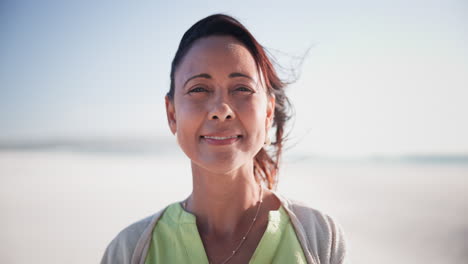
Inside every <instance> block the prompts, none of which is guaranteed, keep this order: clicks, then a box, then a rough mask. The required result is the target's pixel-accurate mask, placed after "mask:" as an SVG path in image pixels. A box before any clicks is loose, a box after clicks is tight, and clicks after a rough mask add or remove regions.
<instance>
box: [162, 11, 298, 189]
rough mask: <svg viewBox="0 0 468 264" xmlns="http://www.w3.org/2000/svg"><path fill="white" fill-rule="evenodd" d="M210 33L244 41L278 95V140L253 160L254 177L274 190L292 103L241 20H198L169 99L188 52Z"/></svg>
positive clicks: (181, 51)
mask: <svg viewBox="0 0 468 264" xmlns="http://www.w3.org/2000/svg"><path fill="white" fill-rule="evenodd" d="M208 36H232V37H234V38H235V39H237V40H238V41H239V42H241V43H242V44H244V45H245V47H246V48H247V49H248V50H249V51H250V53H251V54H252V56H253V58H254V60H255V62H256V64H257V69H258V70H259V71H260V72H261V73H262V75H263V76H264V79H265V85H266V88H267V93H268V94H270V95H271V94H273V95H274V96H275V99H276V105H275V112H274V120H273V124H272V127H273V128H276V137H275V141H274V142H272V144H271V146H272V149H271V150H270V151H269V152H270V154H269V153H268V152H267V150H266V149H265V148H262V149H261V150H260V151H259V152H258V153H257V155H256V156H255V159H254V174H255V176H256V177H258V178H259V179H260V180H264V181H266V182H267V186H268V188H269V189H273V188H274V187H275V186H276V184H277V181H278V178H277V177H278V176H277V175H278V171H279V162H280V158H281V154H282V150H283V141H284V140H285V135H284V127H285V123H286V121H287V120H289V119H290V115H289V114H288V113H289V108H290V103H289V100H288V97H287V96H286V94H285V87H286V83H285V82H283V81H282V80H281V79H280V78H279V77H278V74H277V73H276V70H275V68H274V67H273V64H272V63H271V60H270V58H269V57H268V56H267V54H266V52H265V49H264V48H263V47H262V46H261V45H260V44H259V43H258V42H257V41H256V40H255V38H254V37H253V36H252V34H251V33H250V32H249V31H248V30H247V28H245V27H244V26H243V25H242V24H241V23H240V22H239V21H238V20H236V19H235V18H233V17H231V16H228V15H224V14H215V15H211V16H208V17H206V18H204V19H202V20H200V21H198V22H197V23H195V24H194V25H193V26H192V27H190V28H189V29H188V30H187V32H185V34H184V35H183V37H182V40H181V41H180V44H179V48H178V49H177V52H176V54H175V56H174V59H173V61H172V65H171V86H170V90H169V92H168V93H167V96H168V97H169V99H170V100H173V99H174V89H175V87H174V86H175V84H174V74H175V71H176V69H177V67H178V66H179V64H180V63H181V61H182V59H183V58H184V56H185V54H186V53H187V52H188V51H189V49H190V48H191V47H192V45H193V43H194V42H195V41H196V40H198V39H201V38H204V37H208Z"/></svg>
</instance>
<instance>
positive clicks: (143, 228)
mask: <svg viewBox="0 0 468 264" xmlns="http://www.w3.org/2000/svg"><path fill="white" fill-rule="evenodd" d="M166 208H167V207H165V208H164V209H162V210H160V211H158V212H156V213H154V214H152V215H150V216H147V217H145V218H143V219H141V220H139V221H136V222H134V223H132V224H131V225H129V226H127V227H125V228H124V229H123V230H122V231H120V232H119V233H118V234H117V236H116V237H115V238H114V239H113V240H112V241H111V242H110V244H109V245H108V246H107V248H106V251H105V253H104V255H103V257H102V260H101V264H111V263H119V264H129V263H138V262H139V261H138V260H136V259H135V257H138V256H141V253H143V251H145V250H146V249H145V245H146V244H147V243H146V242H147V241H146V240H148V239H150V238H151V233H152V230H153V227H154V225H155V224H156V222H157V220H158V219H159V218H160V217H161V216H162V214H163V213H164V211H165V210H166Z"/></svg>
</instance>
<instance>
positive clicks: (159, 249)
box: [145, 203, 306, 264]
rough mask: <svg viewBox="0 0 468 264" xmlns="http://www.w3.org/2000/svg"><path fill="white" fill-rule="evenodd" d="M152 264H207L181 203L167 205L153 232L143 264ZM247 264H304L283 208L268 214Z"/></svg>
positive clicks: (190, 218) (193, 225) (192, 222)
mask: <svg viewBox="0 0 468 264" xmlns="http://www.w3.org/2000/svg"><path fill="white" fill-rule="evenodd" d="M155 263H205V264H208V257H207V256H206V253H205V248H204V247H203V243H202V240H201V238H200V234H199V233H198V229H197V225H196V218H195V215H193V214H191V213H189V212H187V211H185V210H184V209H182V206H181V205H180V203H174V204H172V205H170V206H169V207H168V208H167V209H166V211H165V212H164V214H163V215H162V217H161V218H160V219H159V221H158V222H157V224H156V227H155V228H154V229H153V235H152V238H151V244H150V247H149V249H148V255H147V257H146V261H145V264H155ZM249 263H250V264H256V263H306V259H305V256H304V252H303V251H302V248H301V245H300V243H299V241H298V239H297V236H296V233H295V232H294V228H293V226H292V224H291V221H289V216H288V214H287V213H286V211H285V210H284V209H283V207H280V208H279V209H278V210H277V211H270V212H269V215H268V226H267V228H266V230H265V233H264V234H263V237H262V239H261V240H260V243H259V244H258V246H257V248H256V249H255V252H254V254H253V256H252V259H251V260H250V262H249Z"/></svg>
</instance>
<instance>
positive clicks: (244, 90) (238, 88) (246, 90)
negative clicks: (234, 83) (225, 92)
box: [235, 86, 253, 93]
mask: <svg viewBox="0 0 468 264" xmlns="http://www.w3.org/2000/svg"><path fill="white" fill-rule="evenodd" d="M235 91H239V92H249V93H252V92H253V91H252V89H250V88H247V87H245V86H240V87H237V88H236V90H235Z"/></svg>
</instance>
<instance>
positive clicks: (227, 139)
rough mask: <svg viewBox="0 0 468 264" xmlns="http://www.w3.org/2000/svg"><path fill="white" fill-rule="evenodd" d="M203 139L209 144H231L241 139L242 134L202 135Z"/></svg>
mask: <svg viewBox="0 0 468 264" xmlns="http://www.w3.org/2000/svg"><path fill="white" fill-rule="evenodd" d="M200 138H201V140H202V141H203V142H205V143H208V144H209V145H214V146H221V145H231V144H234V143H236V142H237V141H239V140H240V139H241V138H242V136H241V135H236V136H224V137H220V136H200Z"/></svg>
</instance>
